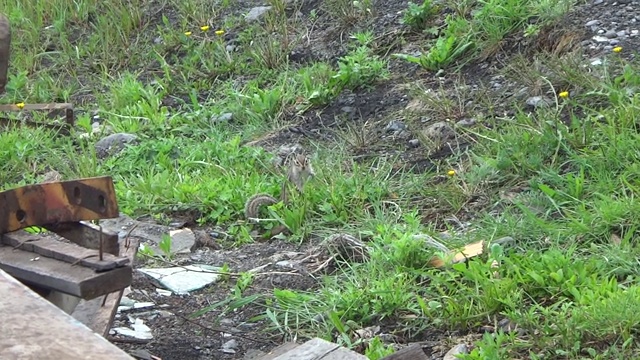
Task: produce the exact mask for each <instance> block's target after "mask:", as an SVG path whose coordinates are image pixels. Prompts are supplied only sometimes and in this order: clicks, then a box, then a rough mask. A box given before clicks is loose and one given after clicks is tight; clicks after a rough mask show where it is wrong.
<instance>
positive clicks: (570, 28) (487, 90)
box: [110, 0, 640, 360]
mask: <svg viewBox="0 0 640 360" xmlns="http://www.w3.org/2000/svg"><path fill="white" fill-rule="evenodd" d="M605 4H609V3H605ZM615 4H617V3H615ZM259 5H261V4H258V3H252V2H246V3H243V5H242V6H240V7H238V9H237V12H238V13H242V12H246V11H247V10H248V9H250V8H251V7H253V6H259ZM320 5H321V2H320V1H318V0H311V1H306V2H304V4H303V6H302V7H301V8H300V12H301V13H302V14H303V15H308V14H309V13H310V12H311V11H316V12H317V14H318V15H319V19H320V20H319V23H315V24H313V26H311V24H307V25H309V26H308V28H310V29H312V31H310V33H309V34H308V38H307V39H305V41H303V42H302V44H301V45H300V46H299V47H298V48H296V49H295V51H294V52H293V53H292V55H291V60H292V61H294V62H299V63H307V62H312V61H314V60H326V59H328V60H331V61H334V60H335V59H337V58H338V57H339V56H341V55H344V54H345V53H346V50H347V49H346V48H345V46H344V41H343V36H345V35H344V32H345V29H343V28H342V27H340V26H338V25H337V24H336V23H335V22H333V21H332V20H331V19H330V18H329V17H328V16H327V15H326V13H324V12H323V10H322V7H321V6H320ZM406 6H407V4H406V2H405V1H398V0H391V1H386V2H385V3H384V6H379V7H378V11H377V14H376V16H375V17H374V19H373V26H368V28H373V29H376V31H375V36H376V48H377V49H378V51H379V52H380V53H381V54H387V53H394V52H397V53H411V52H413V51H417V50H419V47H418V46H417V44H416V43H412V42H411V38H412V36H413V35H411V34H409V33H407V30H406V29H405V28H404V27H403V26H402V25H401V24H400V18H401V17H402V15H401V11H402V10H404V9H406ZM612 6H613V5H612ZM616 6H617V5H616ZM149 11H150V14H152V16H153V19H149V20H150V21H153V20H154V19H157V18H159V17H161V16H162V15H165V16H167V17H168V18H169V19H171V18H172V13H173V12H174V11H175V10H174V9H171V8H170V7H169V6H166V5H164V6H160V5H159V4H155V6H151V7H150V10H149ZM599 16H604V15H602V12H599V10H598V8H595V7H594V6H592V4H591V3H589V4H583V5H580V6H578V7H577V8H576V9H575V10H574V11H573V12H571V13H570V14H569V15H568V16H566V18H565V20H564V21H563V22H562V23H561V24H560V25H559V26H556V27H554V28H550V29H544V30H543V31H542V32H541V33H540V35H539V36H538V37H537V38H536V39H509V41H507V42H505V43H504V44H503V45H504V46H503V49H502V50H501V51H498V52H496V54H495V56H492V57H491V58H489V59H487V60H486V61H483V62H479V63H478V62H476V63H471V64H469V65H467V66H466V67H465V68H463V69H462V71H461V72H459V73H452V74H445V75H442V74H435V73H433V72H427V71H424V70H422V69H420V68H419V67H418V66H417V65H411V64H408V63H407V62H405V61H402V60H395V59H392V60H391V61H390V70H391V74H392V77H391V79H389V80H388V81H386V82H384V83H383V84H381V85H379V86H377V87H376V88H374V89H362V90H359V91H357V92H348V91H346V92H344V93H343V94H341V95H340V96H339V98H338V99H336V100H335V101H333V102H332V103H331V104H330V105H329V106H327V107H325V108H322V109H313V110H310V111H308V112H306V113H304V114H302V115H296V114H291V116H290V117H289V118H290V120H291V121H290V124H289V125H288V126H286V127H285V128H282V129H280V130H279V131H277V132H273V133H270V134H266V135H264V136H262V137H261V138H259V139H255V141H254V142H253V143H252V145H253V146H262V147H265V148H266V149H268V150H273V149H276V148H278V147H279V146H280V145H284V144H293V143H301V144H303V145H305V144H308V143H309V142H310V141H313V142H327V143H330V142H331V141H333V140H335V139H336V138H337V137H338V136H340V134H341V132H342V131H344V129H345V126H346V124H349V126H351V127H358V128H359V129H362V130H363V131H364V132H365V133H366V134H367V138H368V139H371V141H366V142H363V143H360V144H352V147H351V151H352V153H353V156H354V157H356V158H358V157H360V158H366V157H376V156H386V155H398V154H399V155H401V156H400V157H399V158H398V164H397V167H398V168H399V169H407V170H411V171H418V172H421V171H429V170H432V169H433V161H434V160H435V159H439V158H445V157H447V156H449V155H451V153H452V151H451V150H450V149H446V148H444V149H437V150H434V151H425V149H424V148H421V147H413V146H411V145H410V143H409V142H408V138H406V137H401V136H399V137H394V136H393V135H390V134H389V133H388V132H387V131H386V130H385V127H386V126H387V124H389V122H390V121H392V120H396V119H406V118H407V115H408V114H413V113H414V112H416V110H417V112H418V113H422V114H423V115H424V116H427V117H432V118H434V117H438V116H440V115H442V114H441V113H438V112H436V111H429V110H430V109H428V108H427V107H428V104H420V103H418V104H416V103H413V102H412V101H411V100H410V99H411V97H410V96H409V94H408V91H409V89H410V88H411V87H413V86H416V85H419V86H420V87H421V88H424V89H429V88H431V89H444V90H445V96H446V91H447V90H451V89H454V88H459V87H460V86H466V87H468V88H470V89H475V91H466V92H465V91H463V92H457V93H456V94H453V93H451V94H450V95H452V96H460V95H459V94H463V95H464V96H466V97H462V98H459V99H457V102H458V103H460V104H461V106H460V107H459V108H458V109H457V110H456V111H452V112H450V113H449V114H448V115H451V116H450V117H449V119H448V121H451V122H458V121H462V120H465V119H473V118H474V117H475V116H477V115H478V114H479V113H482V114H483V115H484V116H501V115H504V114H509V113H510V112H511V111H512V110H511V109H512V108H511V107H510V105H509V104H510V101H511V100H514V99H515V100H519V101H521V102H524V100H525V99H526V98H527V96H530V95H532V94H531V93H527V94H524V95H523V94H518V92H517V90H518V88H519V87H521V86H522V84H521V83H518V82H517V81H515V80H514V79H508V78H505V77H504V76H503V75H502V74H503V73H502V72H501V70H502V69H503V65H504V64H505V63H507V60H508V59H510V58H511V57H512V56H513V55H514V54H515V53H517V52H523V53H525V54H526V53H527V52H531V51H534V50H535V49H538V48H545V49H547V50H554V49H555V50H557V51H567V50H568V49H570V48H574V47H579V46H581V47H583V48H584V50H585V56H586V57H589V58H594V57H597V56H598V55H599V54H600V53H601V52H602V49H601V48H591V47H590V46H589V45H590V43H589V40H590V39H591V37H592V36H593V35H594V34H593V33H591V32H590V31H589V29H587V28H586V27H585V26H584V24H585V23H586V22H588V21H590V20H593V19H597V18H598V17H599ZM303 18H304V17H303ZM603 21H605V20H603ZM399 34H403V35H404V37H405V38H406V39H407V40H408V41H407V42H406V43H401V42H400V41H397V40H398V39H399V38H400V36H399ZM227 36H228V37H230V38H226V40H227V41H231V40H232V37H233V34H230V35H227ZM620 45H621V46H623V47H628V48H637V47H638V45H640V42H639V41H638V38H637V37H635V38H630V39H627V40H622V41H621V43H620ZM495 82H501V83H502V86H500V87H499V88H496V87H492V85H491V84H492V83H495ZM177 96H180V94H177ZM203 97H206V96H204V95H203ZM482 97H490V98H492V99H493V100H494V101H493V103H494V105H496V106H494V107H493V108H490V109H489V108H486V107H483V103H482V102H481V99H480V98H482ZM166 103H167V104H169V105H170V99H167V100H166ZM425 108H427V109H425ZM431 110H433V109H431ZM408 125H409V127H411V125H412V124H410V123H409V124H408ZM410 130H411V128H410ZM464 145H465V144H461V146H464ZM473 206H474V205H473V204H470V205H469V207H468V208H467V209H465V213H464V214H456V215H458V217H459V218H460V217H464V216H468V217H472V216H473V210H474V209H473ZM477 206H480V205H477ZM424 210H425V221H435V222H436V223H437V222H438V221H439V219H441V217H442V216H443V214H439V213H438V211H437V209H435V210H434V209H433V208H431V207H430V205H425V209H424ZM185 226H186V227H190V228H192V229H195V230H201V231H202V232H204V233H212V232H218V231H219V230H220V229H212V228H197V227H196V226H193V224H191V223H189V222H187V223H186V225H185ZM317 244H318V241H311V242H308V243H305V244H303V245H299V246H298V245H296V244H291V243H288V242H284V241H280V240H274V241H271V242H257V243H254V244H250V245H244V246H242V247H240V248H235V249H225V248H224V246H222V247H221V248H219V249H210V248H201V249H198V250H196V251H194V252H193V253H191V254H188V255H181V256H179V257H178V258H177V259H176V260H175V262H176V263H179V264H188V263H194V262H197V263H206V264H210V265H214V266H222V265H223V264H229V266H230V267H231V268H232V269H233V271H235V272H238V273H240V272H242V271H247V270H250V269H253V268H256V267H258V266H261V265H267V266H266V267H264V268H263V269H261V271H260V275H258V276H257V277H256V279H255V280H254V282H253V284H252V285H251V287H250V289H249V290H248V291H247V293H246V294H245V295H250V294H254V293H258V294H261V293H269V292H270V291H271V290H272V289H274V288H279V289H304V290H313V289H314V288H315V287H316V286H318V281H319V280H318V279H317V278H316V277H315V276H312V275H309V274H304V272H301V271H298V269H283V268H281V267H278V266H277V265H276V263H277V262H278V261H281V260H282V259H286V258H287V254H288V253H293V254H288V255H289V256H293V257H295V256H304V255H306V254H308V252H309V251H314V250H317V249H316V248H315V247H314V246H316V245H317ZM322 260H323V259H322V258H318V259H317V263H316V265H317V264H318V263H320V262H322ZM143 265H144V264H142V263H141V262H139V263H138V264H136V266H137V267H141V266H143ZM234 282H235V279H234V278H231V279H229V280H228V281H223V282H220V283H217V284H214V285H211V286H208V287H206V288H204V289H201V290H198V291H195V292H193V293H190V294H188V295H182V296H181V295H172V296H162V295H159V294H158V293H157V292H156V286H155V285H154V284H153V283H152V282H151V281H150V280H149V279H148V278H147V277H145V276H144V275H142V274H141V273H139V272H136V273H135V276H134V281H133V284H132V286H131V289H132V291H131V293H130V294H129V295H127V296H128V297H129V298H131V299H134V300H137V301H142V302H146V301H150V302H153V303H155V304H156V305H155V306H154V307H153V309H154V310H153V311H149V310H148V309H141V310H130V311H126V312H123V313H121V314H119V315H118V318H117V319H116V323H115V324H114V326H120V324H122V323H123V322H122V320H124V319H126V318H127V316H128V315H130V316H136V317H141V318H143V319H144V321H145V324H146V325H148V326H149V327H150V328H151V329H152V333H153V336H154V337H153V339H152V340H149V341H132V340H130V339H129V340H127V339H124V338H121V337H117V336H113V337H111V338H110V340H111V341H113V342H114V343H116V344H117V345H118V346H119V347H121V348H122V349H124V350H126V351H127V352H129V353H132V354H134V353H136V354H138V355H139V356H140V357H141V358H144V356H143V354H144V353H143V351H147V352H148V354H152V355H155V356H158V357H159V358H162V359H163V360H173V359H175V360H182V359H251V358H254V357H255V356H257V355H259V354H261V353H262V352H267V351H269V350H271V349H273V348H274V347H276V346H278V345H279V344H281V343H282V342H283V341H285V340H292V339H291V338H290V336H291V335H292V334H281V333H278V332H274V331H268V332H265V329H266V326H267V325H268V324H267V322H266V321H264V320H259V321H255V322H254V321H252V320H251V319H252V318H253V317H255V316H258V315H261V314H262V313H263V308H261V307H259V306H247V307H243V308H241V309H240V310H237V311H232V312H230V313H222V312H221V311H220V308H219V309H216V310H214V311H211V312H209V313H206V314H204V315H202V316H200V317H198V318H195V319H188V317H189V315H191V314H193V313H195V312H196V311H198V310H200V309H202V308H203V307H206V306H208V305H211V304H215V303H216V302H219V301H223V300H225V299H226V298H227V297H228V295H229V294H230V292H231V291H233V288H234ZM222 308H224V307H222ZM481 334H482V330H481V329H478V331H477V332H475V333H470V334H462V333H439V332H428V331H427V332H425V333H424V334H422V335H421V336H420V337H418V338H414V339H397V340H398V342H400V343H408V342H422V343H423V344H424V346H425V349H426V350H427V351H430V352H431V357H432V358H433V359H440V358H441V356H442V355H443V353H444V352H446V351H447V350H448V349H449V348H450V347H451V344H453V343H455V341H454V340H455V339H458V338H460V337H465V338H466V339H467V340H469V341H471V340H473V339H476V338H478V337H480V336H481ZM229 341H234V342H235V344H234V346H232V347H230V348H231V349H232V350H233V353H230V352H231V351H229V353H225V352H224V351H222V349H223V345H224V344H225V343H227V344H228V342H229ZM141 354H142V355H141Z"/></svg>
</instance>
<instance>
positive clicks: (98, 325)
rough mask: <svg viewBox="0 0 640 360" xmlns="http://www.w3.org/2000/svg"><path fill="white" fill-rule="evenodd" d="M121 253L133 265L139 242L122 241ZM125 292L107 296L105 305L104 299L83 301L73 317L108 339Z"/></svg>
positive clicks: (120, 291) (133, 240)
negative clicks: (126, 242)
mask: <svg viewBox="0 0 640 360" xmlns="http://www.w3.org/2000/svg"><path fill="white" fill-rule="evenodd" d="M127 245H129V247H128V248H127V247H126V246H127ZM120 253H121V254H122V255H123V256H126V257H127V258H129V260H131V263H132V264H133V262H134V260H135V257H136V254H137V253H138V241H137V240H135V239H130V240H129V244H125V241H124V240H123V241H121V244H120ZM123 292H124V289H122V290H119V291H114V292H112V293H110V294H108V295H106V296H107V299H106V301H104V305H103V300H104V298H103V297H99V298H95V299H92V300H81V301H80V303H79V304H78V306H77V307H76V309H75V311H74V312H73V314H72V316H73V317H74V318H76V319H77V320H78V321H80V322H81V323H83V324H85V325H86V326H87V327H88V328H89V329H91V330H93V331H94V332H96V333H98V334H100V335H102V336H104V337H106V336H107V335H108V334H109V330H110V329H111V325H112V324H113V317H114V316H115V314H116V311H117V310H118V305H120V299H122V294H123Z"/></svg>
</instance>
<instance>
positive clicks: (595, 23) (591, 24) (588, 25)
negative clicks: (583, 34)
mask: <svg viewBox="0 0 640 360" xmlns="http://www.w3.org/2000/svg"><path fill="white" fill-rule="evenodd" d="M596 25H600V20H589V21H587V23H586V24H584V26H586V27H592V26H596Z"/></svg>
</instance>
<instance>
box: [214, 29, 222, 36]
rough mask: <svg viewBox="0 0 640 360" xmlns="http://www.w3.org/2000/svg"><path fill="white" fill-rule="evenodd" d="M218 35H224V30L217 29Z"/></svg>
mask: <svg viewBox="0 0 640 360" xmlns="http://www.w3.org/2000/svg"><path fill="white" fill-rule="evenodd" d="M216 35H218V36H222V35H224V30H216Z"/></svg>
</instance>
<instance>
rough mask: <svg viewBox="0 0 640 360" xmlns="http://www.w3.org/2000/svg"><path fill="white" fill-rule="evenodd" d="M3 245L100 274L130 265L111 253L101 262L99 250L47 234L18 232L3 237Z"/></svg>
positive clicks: (124, 258) (123, 258) (125, 260)
mask: <svg viewBox="0 0 640 360" xmlns="http://www.w3.org/2000/svg"><path fill="white" fill-rule="evenodd" d="M2 243H3V244H5V245H9V246H12V247H13V248H14V249H20V250H24V251H29V252H33V253H34V254H37V255H41V256H44V257H48V258H51V259H55V260H60V261H63V262H66V263H69V264H74V265H78V266H84V267H88V268H90V269H93V270H95V271H98V272H100V271H107V270H112V269H115V268H117V267H122V266H126V265H127V264H128V263H129V259H127V258H126V257H116V256H114V255H112V254H109V253H103V254H102V256H103V257H102V260H100V257H99V254H98V250H92V249H87V248H84V247H82V246H78V245H75V244H69V243H64V242H62V241H59V240H57V239H55V238H54V237H53V236H51V235H47V234H37V235H33V234H29V233H27V232H25V231H16V232H12V233H8V234H4V235H2ZM34 256H35V255H34Z"/></svg>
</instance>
